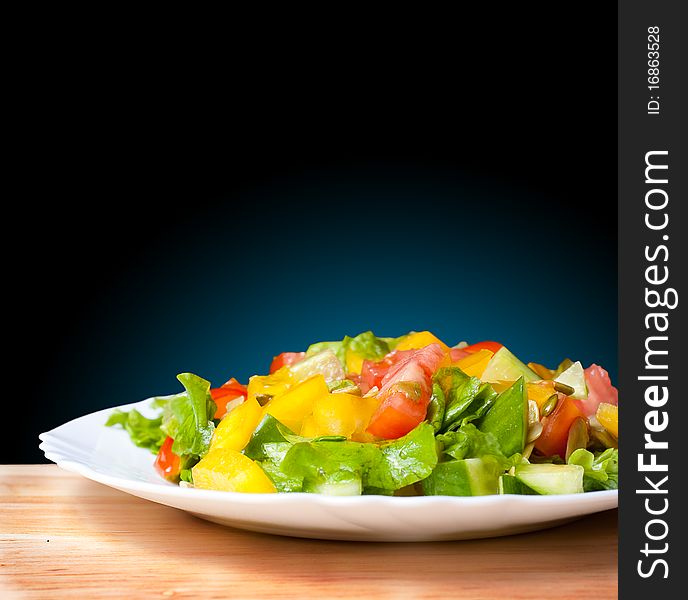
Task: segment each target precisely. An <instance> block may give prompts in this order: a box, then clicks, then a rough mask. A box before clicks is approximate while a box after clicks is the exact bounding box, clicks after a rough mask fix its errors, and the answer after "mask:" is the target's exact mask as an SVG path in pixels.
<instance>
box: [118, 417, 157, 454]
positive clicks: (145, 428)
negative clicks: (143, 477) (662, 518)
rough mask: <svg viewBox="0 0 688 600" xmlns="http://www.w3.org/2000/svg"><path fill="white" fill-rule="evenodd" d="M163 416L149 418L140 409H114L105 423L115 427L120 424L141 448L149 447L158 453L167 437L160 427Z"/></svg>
mask: <svg viewBox="0 0 688 600" xmlns="http://www.w3.org/2000/svg"><path fill="white" fill-rule="evenodd" d="M161 424H162V418H161V417H158V418H156V419H148V418H146V417H144V416H143V415H142V414H141V413H140V412H139V411H138V410H136V409H133V410H130V411H129V412H124V411H121V410H116V411H114V412H113V413H112V414H111V415H110V416H109V417H108V420H107V422H106V423H105V425H106V426H107V427H114V426H115V425H120V426H121V427H122V428H123V429H125V430H126V432H127V433H128V434H129V437H130V438H131V441H132V442H134V444H136V445H137V446H139V447H140V448H148V449H149V450H150V451H151V452H152V453H153V454H157V453H158V450H160V446H162V444H163V442H164V441H165V438H166V437H167V436H166V434H165V432H164V431H163V430H162V429H161V428H160V425H161Z"/></svg>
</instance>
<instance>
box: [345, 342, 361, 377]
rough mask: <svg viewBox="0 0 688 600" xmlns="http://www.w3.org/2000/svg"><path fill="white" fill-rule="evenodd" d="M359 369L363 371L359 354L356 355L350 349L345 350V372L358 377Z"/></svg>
mask: <svg viewBox="0 0 688 600" xmlns="http://www.w3.org/2000/svg"><path fill="white" fill-rule="evenodd" d="M361 369H363V357H362V356H361V355H360V354H356V353H355V352H354V351H353V350H352V349H351V348H349V349H347V351H346V372H347V373H355V374H356V375H360V374H361Z"/></svg>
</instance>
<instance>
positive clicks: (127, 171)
mask: <svg viewBox="0 0 688 600" xmlns="http://www.w3.org/2000/svg"><path fill="white" fill-rule="evenodd" d="M549 6H551V5H543V6H536V5H519V6H518V8H506V7H504V6H502V7H500V8H494V7H493V8H490V10H489V11H485V13H483V14H479V13H477V12H469V11H466V10H465V9H461V11H460V13H459V14H458V15H449V14H427V15H418V14H415V13H414V14H408V15H385V16H384V17H383V18H378V17H377V16H375V17H373V15H371V14H367V13H366V14H350V15H324V14H319V15H309V20H308V21H305V20H302V19H297V20H299V21H300V23H301V27H299V28H298V29H296V28H295V27H294V26H293V25H292V24H291V22H290V23H289V25H287V21H283V22H279V21H280V19H279V18H277V21H278V23H277V24H275V25H273V26H271V27H268V26H267V25H266V24H265V22H264V21H252V22H251V23H250V24H249V23H248V22H244V21H243V20H242V19H239V18H232V19H230V18H226V19H223V20H221V21H220V22H219V23H215V25H216V26H217V29H213V31H210V30H208V31H204V27H206V25H203V26H198V27H196V26H194V27H191V26H190V25H189V27H188V28H189V29H193V30H194V33H195V34H196V35H198V34H201V35H200V36H199V38H200V41H197V39H196V36H193V39H192V36H191V35H190V33H189V32H188V31H187V30H186V28H181V29H180V28H179V26H177V27H176V28H170V27H167V26H166V25H165V24H163V23H160V22H149V23H147V25H145V26H141V27H140V28H139V27H130V26H127V27H125V28H124V29H117V31H115V32H108V33H107V34H104V33H103V32H102V31H101V30H100V29H99V28H98V29H97V30H96V29H94V30H91V32H90V33H88V34H83V32H82V34H81V35H75V36H63V37H61V38H60V39H59V40H56V42H55V44H52V45H51V47H50V49H49V51H48V50H46V51H45V52H41V53H40V55H39V56H37V57H35V58H34V59H32V60H31V69H30V76H29V79H31V83H32V87H31V91H30V92H28V91H26V89H22V90H20V91H19V92H18V93H19V95H20V98H21V100H20V103H21V104H23V106H22V107H21V111H20V112H18V113H17V115H21V116H17V117H16V119H15V125H17V126H18V128H19V130H20V133H19V135H18V136H17V139H16V144H15V147H14V161H16V165H17V173H18V174H20V190H21V191H20V193H18V194H17V195H16V197H15V201H14V202H13V206H14V208H13V210H14V211H17V213H16V215H13V216H12V218H11V219H9V220H8V224H7V225H6V229H8V230H9V231H8V232H7V233H8V237H7V241H8V240H9V235H10V234H14V235H13V236H12V241H11V243H9V247H8V249H7V254H6V256H7V258H8V260H7V269H8V279H7V281H8V282H9V283H10V285H9V286H8V289H7V290H6V296H7V297H8V298H9V300H10V302H11V304H12V306H11V309H10V310H8V312H7V318H6V330H7V331H8V332H9V333H10V337H9V339H8V347H9V348H10V349H11V354H12V361H11V368H10V371H9V372H8V373H6V375H7V376H8V377H9V378H10V380H12V381H13V383H12V386H11V389H12V390H13V394H18V395H19V397H21V398H22V400H21V401H20V402H18V401H16V400H15V399H14V398H12V399H9V398H6V401H7V403H8V404H9V405H11V407H10V411H14V410H16V412H17V415H16V419H15V420H13V421H12V422H13V423H15V424H16V427H13V429H14V430H15V432H21V433H20V434H19V435H18V438H19V439H18V441H17V442H16V443H13V444H10V445H9V447H7V446H6V448H7V450H6V451H8V452H9V455H7V454H6V455H5V461H6V462H38V461H41V460H43V458H42V454H41V453H40V452H39V450H38V449H37V439H36V435H37V433H38V432H40V431H45V430H47V429H49V428H51V427H54V426H56V425H58V424H60V423H62V422H64V421H66V420H68V419H69V418H73V417H76V416H78V415H79V414H83V413H84V412H89V411H90V410H95V409H96V408H99V407H104V406H108V405H112V404H113V403H124V402H128V401H134V400H136V399H138V398H141V397H145V395H147V394H146V393H145V392H147V391H149V390H148V388H140V387H139V388H136V389H137V390H140V391H137V392H135V393H134V394H133V395H131V392H132V390H131V389H125V390H121V389H120V390H119V391H125V392H126V393H128V394H130V395H129V396H127V397H126V398H123V399H122V401H121V402H113V399H112V398H111V397H110V396H108V390H109V389H112V388H113V386H114V387H115V388H116V386H117V384H116V382H115V380H116V379H117V377H118V376H119V375H120V373H121V372H120V371H119V370H118V369H119V365H117V364H105V363H104V362H96V361H91V362H88V361H89V357H88V356H87V355H88V348H87V347H86V346H84V345H83V343H82V340H83V339H84V338H88V339H90V340H91V341H93V340H100V342H101V343H102V344H104V345H107V344H108V337H109V336H110V335H111V334H112V331H111V329H113V328H116V327H118V326H119V325H118V323H120V321H117V322H116V323H114V324H113V323H112V322H111V321H108V322H107V323H106V322H105V321H104V320H103V321H98V320H97V316H98V315H97V314H96V315H95V317H94V312H96V313H97V311H98V310H100V307H101V306H102V302H103V299H106V298H108V297H109V296H112V295H113V294H116V291H117V290H118V289H119V288H120V286H121V285H122V282H125V281H127V280H128V279H130V278H131V273H132V271H133V270H134V269H136V268H137V267H138V266H139V264H140V261H142V260H143V259H144V258H146V257H147V256H148V255H149V254H150V253H151V252H152V249H155V252H158V251H159V250H160V248H161V247H163V248H164V247H166V245H169V247H172V248H174V249H175V253H176V256H179V255H183V254H184V247H185V244H192V243H193V240H194V239H197V236H199V235H202V232H199V231H198V229H197V228H196V227H195V225H194V227H191V229H192V231H190V227H189V223H192V224H195V223H196V221H195V219H196V218H197V217H198V216H199V215H207V214H211V215H212V214H216V213H213V210H214V208H215V207H217V205H218V204H220V203H223V204H224V205H225V206H228V205H231V204H232V203H234V204H235V206H233V207H232V211H227V213H226V214H227V215H228V217H227V220H226V222H224V223H221V224H218V223H214V227H215V228H216V229H215V231H217V230H218V228H220V229H222V230H223V232H224V234H223V235H226V238H224V239H223V243H228V244H229V243H231V242H232V239H233V235H235V234H236V235H238V236H239V237H241V236H244V237H241V239H242V241H245V242H246V243H248V244H252V245H253V246H254V247H255V248H256V249H257V251H259V250H260V248H261V246H262V245H263V241H262V240H261V236H265V237H268V236H270V235H271V232H272V231H275V230H277V229H278V228H279V223H278V222H277V221H279V218H281V217H277V218H276V217H274V216H271V214H274V213H271V211H272V209H273V207H272V206H271V204H270V202H271V200H270V199H269V198H265V199H263V200H261V201H255V202H252V203H251V204H246V203H241V202H240V200H238V198H239V197H240V195H241V192H242V191H243V190H250V189H253V186H256V185H265V184H266V182H268V185H274V186H279V185H280V184H281V182H284V181H287V180H290V179H293V178H297V179H299V180H300V181H304V180H306V181H308V180H309V178H310V179H313V178H316V179H317V178H327V177H328V175H327V174H328V173H333V172H335V173H339V174H341V173H351V174H354V176H355V177H359V178H360V177H364V178H365V177H368V176H374V177H377V176H379V174H380V173H384V174H385V176H386V177H388V176H391V177H394V176H395V175H396V174H401V175H404V176H405V175H407V174H408V173H409V172H416V171H422V172H425V173H427V172H436V171H441V172H443V173H447V172H455V171H456V172H458V171H460V172H470V173H471V177H472V178H473V179H474V180H477V181H481V180H483V181H485V182H490V183H495V182H496V183H497V184H499V185H503V186H512V187H514V188H515V189H519V190H525V192H524V193H525V194H528V193H531V192H532V193H531V194H530V197H529V199H528V200H527V207H528V210H530V211H533V213H547V214H549V226H548V228H547V229H546V230H545V231H542V232H541V234H542V235H538V236H536V237H533V239H532V247H534V248H535V249H536V251H537V252H540V253H542V254H543V255H552V254H557V253H559V254H562V253H564V254H565V250H563V248H565V247H569V248H571V247H575V246H584V245H586V244H591V243H592V244H594V252H595V253H596V254H597V255H599V256H600V259H599V262H598V264H596V265H593V266H591V269H592V270H594V269H598V271H599V272H598V276H599V275H600V273H601V274H602V275H603V276H605V277H606V286H607V287H606V288H605V290H604V294H607V295H608V296H609V297H610V298H611V297H614V298H615V294H616V273H615V266H616V242H617V240H616V224H615V222H616V176H615V170H616V166H615V156H616V77H615V72H616V6H615V4H614V3H594V4H592V3H591V4H589V5H587V7H584V6H583V5H580V4H576V5H575V7H574V8H571V9H560V10H561V12H559V11H557V12H556V13H555V11H554V10H553V9H551V8H548V7H549ZM312 19H315V21H314V22H313V23H312V24H311V20H312ZM305 23H309V24H308V25H305ZM134 30H136V31H134ZM371 174H372V175H371ZM571 207H575V209H574V210H572V208H571ZM291 208H292V209H293V211H294V213H295V214H308V213H309V211H310V214H311V216H310V217H309V218H311V219H314V217H313V216H312V213H313V208H314V207H313V206H311V205H308V203H307V202H306V203H304V204H300V203H298V202H296V203H294V205H293V207H291ZM397 208H398V207H397ZM430 208H431V209H432V210H434V211H436V212H439V213H440V214H441V212H442V210H443V207H442V206H439V205H436V206H432V207H430ZM375 210H376V211H377V212H376V213H375V216H376V218H380V215H384V212H385V210H387V208H386V207H382V208H380V207H377V208H376V209H375ZM447 210H449V208H447ZM452 210H453V209H452ZM514 210H518V207H514ZM455 213H456V211H455V212H454V213H450V214H449V217H450V218H455V217H457V214H455ZM280 214H281V213H280ZM318 215H319V216H318V219H319V221H318V222H319V223H321V224H322V223H327V222H328V221H332V220H345V221H347V222H351V223H352V224H355V223H357V222H359V221H360V220H364V219H365V215H366V212H365V208H360V207H359V208H356V207H349V208H346V207H345V208H342V207H340V206H338V207H325V208H323V207H319V212H318ZM409 220H410V221H411V222H412V220H413V216H411V217H410V218H409ZM261 222H262V223H263V226H264V227H263V228H262V229H261V228H257V227H256V224H257V223H258V224H260V223H261ZM247 225H249V226H250V227H251V228H255V231H256V233H255V235H253V233H252V235H251V236H248V234H247V233H246V231H244V230H243V228H245V226H247ZM457 227H460V220H459V219H457ZM237 232H239V233H237ZM562 240H564V243H562ZM457 246H458V248H459V249H460V248H461V244H456V245H454V246H453V248H456V247H457ZM283 251H284V253H285V254H288V255H299V254H302V253H303V252H304V247H303V246H299V245H298V244H296V245H287V246H286V247H284V248H283ZM452 251H456V250H452ZM270 252H271V254H270V256H261V260H262V263H263V265H267V266H274V264H275V263H279V260H280V257H279V256H276V254H275V253H276V250H275V248H272V247H271V250H270ZM389 252H390V250H389V249H387V250H384V249H379V248H378V249H377V250H376V251H375V253H376V260H379V259H380V256H384V255H385V253H389ZM457 254H458V255H459V256H460V255H461V251H457ZM273 261H274V262H273ZM371 269H373V270H375V269H374V266H373V267H371ZM144 273H145V271H144ZM186 275H187V276H188V279H187V280H186V281H187V282H191V281H193V277H194V275H193V273H187V274H186ZM550 275H551V274H550ZM598 278H600V277H598ZM363 279H364V281H362V282H360V283H361V284H363V283H365V282H366V279H365V278H363ZM374 279H375V280H376V281H377V282H378V283H379V280H378V279H379V278H377V277H374ZM359 281H360V280H359ZM138 285H139V288H140V290H141V291H142V292H143V293H146V294H148V296H147V297H146V299H145V301H148V302H155V301H156V297H155V294H156V291H155V290H154V289H150V288H151V287H152V284H151V286H149V287H147V286H146V280H145V275H144V277H143V280H141V281H139V283H138ZM184 285H186V283H185V284H184ZM189 285H191V283H189ZM236 285H237V287H238V288H241V285H242V283H241V282H237V284H236ZM555 295H556V294H555ZM553 310H555V309H553ZM84 315H87V316H88V320H87V321H85V318H86V317H85V316H84ZM586 316H587V315H582V318H583V319H584V318H586ZM94 323H95V325H94ZM557 326H560V324H557V322H556V320H552V324H551V327H553V328H555V327H557ZM609 328H610V329H609V332H610V334H611V336H612V339H616V337H615V336H616V329H615V328H616V323H610V324H609ZM75 332H78V334H77V333H75ZM347 333H352V332H347ZM398 333H399V332H396V333H395V332H390V334H394V335H397V334H398ZM126 351H127V349H126V348H123V347H119V348H116V349H113V355H115V354H117V353H120V354H124V353H126ZM86 370H88V371H89V372H88V374H86V373H85V371H86ZM173 374H174V372H172V373H169V378H170V380H171V377H172V375H173ZM84 377H87V378H88V380H89V386H90V387H89V390H90V393H92V397H89V398H88V399H87V400H84V401H83V402H82V403H75V402H74V400H73V396H74V394H75V390H76V391H80V392H83V391H84V390H83V386H82V387H78V386H76V384H75V381H77V380H79V379H83V378H84ZM15 378H16V379H15ZM94 381H96V382H97V381H100V382H101V383H102V387H101V386H100V385H93V383H92V382H94ZM155 391H160V390H150V392H151V393H155ZM162 391H168V390H162ZM148 395H150V394H148ZM98 396H101V400H97V399H96V398H97V397H98Z"/></svg>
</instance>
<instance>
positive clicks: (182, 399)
mask: <svg viewBox="0 0 688 600" xmlns="http://www.w3.org/2000/svg"><path fill="white" fill-rule="evenodd" d="M177 379H178V380H179V382H180V383H181V384H182V385H183V386H184V388H185V390H186V391H184V392H182V393H180V394H175V395H174V396H168V397H166V398H165V400H166V402H165V403H164V405H163V412H162V426H161V428H162V430H163V431H164V432H165V433H166V434H167V435H169V436H170V437H171V438H172V439H174V443H173V444H172V452H174V453H175V454H178V455H180V456H184V455H194V456H203V455H205V454H206V453H207V452H208V448H209V447H210V439H211V438H212V436H213V431H214V430H215V424H214V423H213V420H212V418H213V415H214V414H215V409H216V405H215V402H213V399H212V398H211V396H210V382H209V381H206V380H205V379H203V378H202V377H199V376H198V375H194V374H193V373H181V374H179V375H177Z"/></svg>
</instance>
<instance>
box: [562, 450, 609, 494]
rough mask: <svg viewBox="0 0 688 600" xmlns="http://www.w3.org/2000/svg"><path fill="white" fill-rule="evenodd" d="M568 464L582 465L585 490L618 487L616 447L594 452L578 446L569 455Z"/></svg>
mask: <svg viewBox="0 0 688 600" xmlns="http://www.w3.org/2000/svg"><path fill="white" fill-rule="evenodd" d="M568 464H570V465H580V466H581V467H583V469H584V473H583V489H584V490H585V491H586V492H594V491H599V490H615V489H618V487H619V451H618V450H617V449H616V448H608V449H607V450H605V451H604V452H598V453H595V454H593V453H592V452H590V451H589V450H584V449H583V448H579V449H578V450H575V451H574V452H573V453H572V454H571V456H569V460H568Z"/></svg>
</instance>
